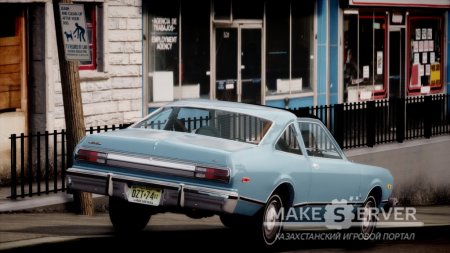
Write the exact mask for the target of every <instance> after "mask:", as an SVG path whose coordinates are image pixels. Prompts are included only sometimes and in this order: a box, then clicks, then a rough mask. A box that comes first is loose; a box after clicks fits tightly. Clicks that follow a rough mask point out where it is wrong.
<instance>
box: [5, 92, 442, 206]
mask: <svg viewBox="0 0 450 253" xmlns="http://www.w3.org/2000/svg"><path fill="white" fill-rule="evenodd" d="M449 108H450V101H449V95H448V94H440V95H432V96H419V97H408V98H406V99H405V98H394V99H386V100H378V101H365V102H358V103H347V104H335V105H326V106H313V107H302V108H297V109H291V110H290V111H291V112H292V113H294V114H295V115H296V116H298V117H315V118H317V119H319V120H321V121H322V122H323V123H324V124H325V125H326V126H327V127H328V129H329V130H330V132H331V133H332V134H333V135H334V137H335V139H336V141H337V142H338V144H339V145H340V146H341V147H342V148H343V149H350V148H358V147H366V146H367V147H373V146H374V145H377V144H382V143H388V142H403V141H404V140H409V139H417V138H430V137H432V136H436V135H443V134H449V133H450V117H449ZM210 120H211V119H210V118H207V117H206V118H202V117H200V118H193V119H184V120H183V122H182V123H183V125H184V126H185V128H186V129H187V130H188V131H191V130H192V129H196V128H198V127H201V126H203V125H208V122H209V121H210ZM243 122H244V123H243V128H242V129H244V130H243V131H244V136H245V133H246V129H247V128H250V127H251V126H252V125H253V123H251V121H248V122H247V123H246V121H245V119H244V120H243ZM149 124H150V125H149V126H150V127H151V128H160V127H161V124H163V123H161V122H156V123H155V122H150V123H149ZM254 124H255V126H256V125H257V124H256V122H255V123H254ZM129 125H130V124H124V125H118V126H116V125H113V126H104V127H96V128H94V127H91V128H89V129H87V130H86V131H87V133H88V134H93V133H99V132H104V131H110V130H112V131H113V130H116V129H122V128H125V127H127V126H129ZM65 136H66V132H65V131H64V130H61V131H53V132H48V131H45V132H37V133H35V134H31V133H30V134H28V135H25V134H23V133H22V134H20V135H16V134H12V135H11V137H10V139H11V196H10V198H12V199H16V198H17V197H21V198H24V197H26V196H30V197H31V196H33V195H40V194H43V193H45V194H48V193H50V192H58V191H65V189H66V186H65V180H64V177H65V174H64V173H65V170H66V165H67V160H66V159H67V155H66V150H67V149H66V137H65Z"/></svg>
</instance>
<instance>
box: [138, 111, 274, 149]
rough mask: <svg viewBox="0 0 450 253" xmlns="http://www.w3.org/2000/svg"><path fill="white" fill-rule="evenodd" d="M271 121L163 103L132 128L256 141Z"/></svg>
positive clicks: (255, 142)
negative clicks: (161, 106)
mask: <svg viewBox="0 0 450 253" xmlns="http://www.w3.org/2000/svg"><path fill="white" fill-rule="evenodd" d="M271 125H272V122H271V121H269V120H266V119H262V118H258V117H255V116H251V115H247V114H241V113H236V112H229V111H224V110H215V109H204V108H191V107H165V108H163V109H161V110H159V111H157V112H156V113H154V114H152V115H150V116H149V117H148V118H146V119H144V120H143V121H141V122H139V123H138V124H136V125H135V126H134V127H135V128H144V129H155V130H165V131H178V132H189V133H193V134H200V135H207V136H211V137H216V138H222V139H227V140H234V141H240V142H246V143H252V144H258V143H259V142H260V141H261V140H262V139H263V138H264V136H265V135H266V133H267V131H268V130H269V128H270V126H271Z"/></svg>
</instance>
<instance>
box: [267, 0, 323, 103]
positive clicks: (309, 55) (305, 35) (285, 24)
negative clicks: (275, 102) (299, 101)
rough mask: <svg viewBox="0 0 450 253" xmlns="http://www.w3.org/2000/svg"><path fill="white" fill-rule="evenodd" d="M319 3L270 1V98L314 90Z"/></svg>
mask: <svg viewBox="0 0 450 253" xmlns="http://www.w3.org/2000/svg"><path fill="white" fill-rule="evenodd" d="M315 5H316V3H315V1H306V2H305V1H303V2H299V1H289V0H269V1H267V2H266V38H267V41H266V50H267V52H266V68H267V71H266V83H267V90H268V93H267V95H276V94H292V93H299V92H302V91H304V90H305V89H307V90H308V89H310V87H311V82H312V80H311V78H312V77H313V73H314V72H313V71H314V64H313V63H314V58H315V57H314V11H315Z"/></svg>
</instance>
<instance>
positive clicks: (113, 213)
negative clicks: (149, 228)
mask: <svg viewBox="0 0 450 253" xmlns="http://www.w3.org/2000/svg"><path fill="white" fill-rule="evenodd" d="M150 217H151V212H150V210H149V208H148V207H147V206H145V205H140V204H135V203H131V202H128V201H126V200H123V199H120V198H115V197H110V198H109V218H110V220H111V223H112V224H113V226H114V230H115V231H116V232H118V233H120V234H127V233H133V232H138V231H140V230H142V229H143V228H144V227H145V226H146V225H147V223H148V221H149V220H150Z"/></svg>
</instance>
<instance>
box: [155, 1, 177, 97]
mask: <svg viewBox="0 0 450 253" xmlns="http://www.w3.org/2000/svg"><path fill="white" fill-rule="evenodd" d="M179 15H180V12H179V2H178V0H165V1H164V2H157V1H151V2H150V3H149V16H148V18H149V24H148V25H149V35H150V36H149V61H148V62H149V63H148V64H149V81H148V82H149V92H148V95H149V101H153V102H167V101H172V100H173V99H174V85H178V83H179V68H178V65H179V50H178V47H179V44H180V43H179V27H180V20H179Z"/></svg>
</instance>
